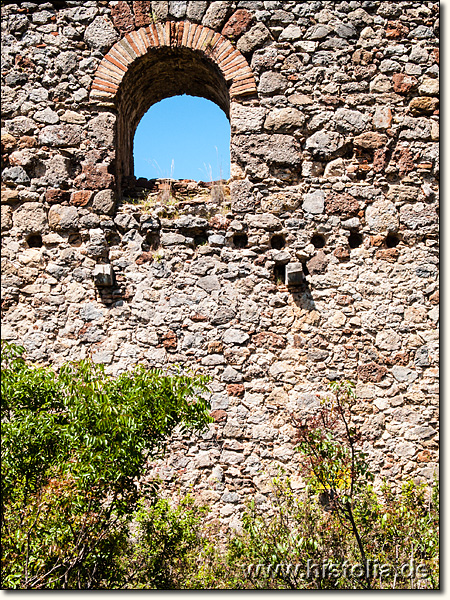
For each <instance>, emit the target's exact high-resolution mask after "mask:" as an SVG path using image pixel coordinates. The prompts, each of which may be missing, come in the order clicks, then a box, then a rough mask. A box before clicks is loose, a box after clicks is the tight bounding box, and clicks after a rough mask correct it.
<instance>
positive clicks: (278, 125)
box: [264, 108, 305, 132]
mask: <svg viewBox="0 0 450 600" xmlns="http://www.w3.org/2000/svg"><path fill="white" fill-rule="evenodd" d="M304 122H305V117H304V116H303V115H302V113H301V112H300V111H299V110H297V109H295V108H275V109H273V110H272V111H271V112H270V113H269V114H268V116H267V118H266V120H265V122H264V128H265V129H269V130H272V131H277V132H287V131H292V129H295V128H297V127H301V126H302V125H303V124H304Z"/></svg>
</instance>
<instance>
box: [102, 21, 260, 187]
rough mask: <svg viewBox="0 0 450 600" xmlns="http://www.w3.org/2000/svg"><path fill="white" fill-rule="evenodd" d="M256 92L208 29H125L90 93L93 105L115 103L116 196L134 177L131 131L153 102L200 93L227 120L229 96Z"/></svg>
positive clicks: (241, 63)
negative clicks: (210, 101) (220, 110)
mask: <svg viewBox="0 0 450 600" xmlns="http://www.w3.org/2000/svg"><path fill="white" fill-rule="evenodd" d="M255 93H256V83H255V79H254V77H253V73H252V71H251V69H250V67H249V65H248V63H247V61H246V59H245V58H244V57H243V56H242V54H241V53H240V52H239V51H238V50H236V49H235V48H234V47H233V46H232V44H231V43H230V42H229V40H227V39H226V38H224V37H223V36H222V35H220V34H219V33H217V32H215V31H213V30H212V29H209V28H208V27H203V26H202V25H196V24H194V23H190V22H188V21H182V22H171V21H168V22H166V23H164V24H160V23H158V24H153V25H150V26H148V27H142V28H141V29H138V30H136V31H132V32H130V33H128V34H127V35H126V36H125V37H124V38H123V39H122V40H121V41H120V42H117V43H116V44H114V46H113V47H112V48H111V49H110V51H109V52H108V53H107V54H106V56H105V57H104V58H103V60H102V61H101V63H100V65H99V66H98V68H97V71H96V73H95V77H94V81H93V83H92V88H91V95H90V98H91V101H92V102H93V103H102V102H106V103H109V102H112V103H113V104H114V112H115V113H116V119H117V120H116V128H115V161H114V162H115V166H114V170H115V174H116V184H117V191H118V192H119V195H120V194H121V192H122V189H123V188H124V187H126V182H127V181H128V179H129V178H131V179H132V178H133V177H134V164H133V141H134V133H135V131H136V127H137V125H138V124H139V122H140V120H141V119H142V117H143V116H144V114H145V113H146V112H147V110H148V109H149V108H150V107H151V106H152V104H155V103H156V102H159V101H160V100H163V99H164V98H169V97H171V96H176V95H182V94H188V95H191V96H202V97H204V98H207V99H208V100H212V101H213V102H215V103H216V104H217V105H218V106H219V107H220V108H221V109H222V110H223V111H224V112H225V114H226V115H227V117H228V118H230V102H231V100H233V99H239V98H241V97H244V96H247V95H255Z"/></svg>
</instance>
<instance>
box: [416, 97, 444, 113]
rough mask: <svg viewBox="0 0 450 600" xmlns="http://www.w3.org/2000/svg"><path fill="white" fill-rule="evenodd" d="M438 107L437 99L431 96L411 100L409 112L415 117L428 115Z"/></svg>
mask: <svg viewBox="0 0 450 600" xmlns="http://www.w3.org/2000/svg"><path fill="white" fill-rule="evenodd" d="M438 106H439V99H438V98H432V97H431V96H422V97H420V98H413V99H412V100H411V102H410V104H409V111H410V113H411V114H412V115H414V116H415V117H417V116H419V115H430V114H432V113H433V112H434V111H435V110H436V109H437V107H438Z"/></svg>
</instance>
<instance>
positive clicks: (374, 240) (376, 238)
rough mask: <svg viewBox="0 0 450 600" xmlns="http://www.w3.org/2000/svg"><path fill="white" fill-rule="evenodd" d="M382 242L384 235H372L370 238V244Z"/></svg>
mask: <svg viewBox="0 0 450 600" xmlns="http://www.w3.org/2000/svg"><path fill="white" fill-rule="evenodd" d="M383 244H384V236H383V235H373V236H372V237H371V238H370V245H371V246H382V245H383Z"/></svg>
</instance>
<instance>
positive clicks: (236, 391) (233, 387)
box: [227, 383, 245, 398]
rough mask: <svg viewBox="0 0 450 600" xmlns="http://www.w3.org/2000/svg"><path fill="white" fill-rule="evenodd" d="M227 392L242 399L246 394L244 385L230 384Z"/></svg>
mask: <svg viewBox="0 0 450 600" xmlns="http://www.w3.org/2000/svg"><path fill="white" fill-rule="evenodd" d="M227 392H228V395H229V396H236V397H237V398H242V396H243V395H244V394H245V388H244V385H243V384H242V383H229V384H228V385H227Z"/></svg>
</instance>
